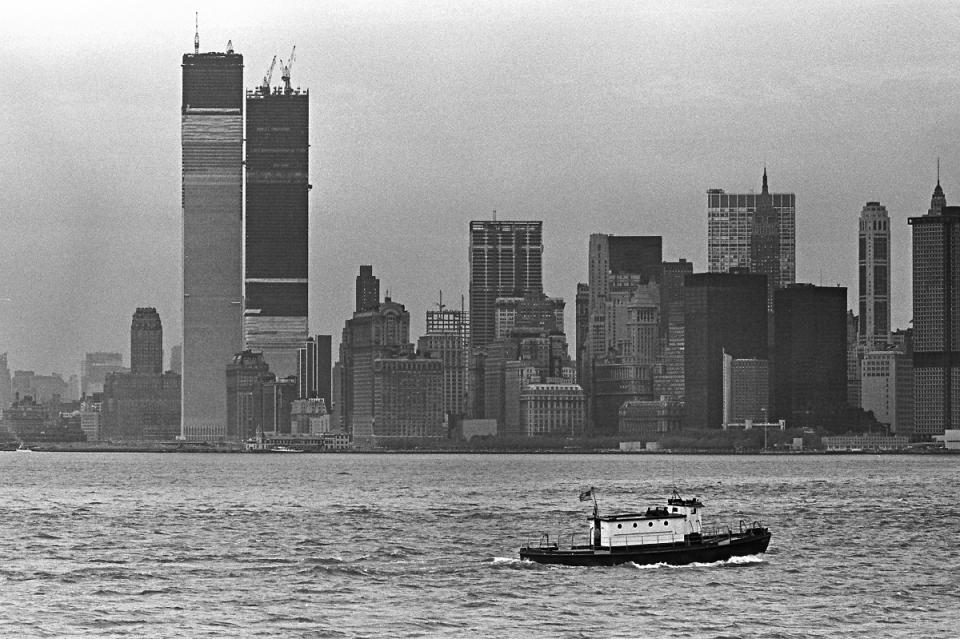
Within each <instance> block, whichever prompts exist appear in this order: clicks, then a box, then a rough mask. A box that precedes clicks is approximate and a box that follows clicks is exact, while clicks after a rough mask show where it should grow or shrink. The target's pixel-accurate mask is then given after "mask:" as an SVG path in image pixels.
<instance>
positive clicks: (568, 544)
mask: <svg viewBox="0 0 960 639" xmlns="http://www.w3.org/2000/svg"><path fill="white" fill-rule="evenodd" d="M589 545H590V534H589V533H582V532H581V533H565V534H561V533H557V534H556V535H551V534H550V533H540V536H539V537H538V538H536V540H533V539H530V540H528V541H527V543H526V547H527V548H540V549H544V550H546V549H556V550H559V549H561V548H564V549H570V548H577V547H584V546H589Z"/></svg>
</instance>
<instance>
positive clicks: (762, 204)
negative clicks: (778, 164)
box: [707, 169, 797, 309]
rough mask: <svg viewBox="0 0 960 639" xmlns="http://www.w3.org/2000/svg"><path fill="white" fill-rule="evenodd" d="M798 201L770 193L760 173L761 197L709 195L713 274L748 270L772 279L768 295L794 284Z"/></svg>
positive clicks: (710, 266) (709, 251)
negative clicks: (761, 179) (736, 269)
mask: <svg viewBox="0 0 960 639" xmlns="http://www.w3.org/2000/svg"><path fill="white" fill-rule="evenodd" d="M796 264H797V260H796V196H795V195H794V194H793V193H770V192H769V188H768V185H767V170H766V169H764V170H763V184H762V187H761V192H760V193H725V192H724V191H723V189H710V190H709V191H707V267H708V270H709V271H710V272H711V273H729V272H730V269H734V268H741V269H749V270H750V272H753V273H763V274H768V275H771V276H772V280H769V282H770V283H769V284H768V296H767V307H768V309H770V308H772V306H773V296H772V291H773V290H775V289H778V288H783V287H785V286H788V285H790V284H793V283H794V282H795V281H796V277H797V266H796Z"/></svg>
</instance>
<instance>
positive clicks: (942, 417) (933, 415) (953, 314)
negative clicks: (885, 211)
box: [908, 179, 960, 439]
mask: <svg viewBox="0 0 960 639" xmlns="http://www.w3.org/2000/svg"><path fill="white" fill-rule="evenodd" d="M908 223H909V224H910V225H911V226H912V227H913V380H914V381H913V405H914V435H915V436H916V437H917V438H920V439H929V438H931V437H933V436H936V435H942V434H943V431H944V430H948V429H952V428H956V427H957V425H958V424H960V354H958V351H960V269H958V268H957V262H958V257H957V254H958V251H960V207H956V206H947V200H946V196H945V195H944V193H943V189H942V188H941V186H940V180H939V179H938V180H937V186H936V188H935V189H934V191H933V197H932V198H931V200H930V209H929V210H928V211H927V214H926V215H924V216H921V217H911V218H910V219H909V220H908Z"/></svg>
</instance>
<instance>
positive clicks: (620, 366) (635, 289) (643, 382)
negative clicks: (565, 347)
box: [579, 233, 663, 434]
mask: <svg viewBox="0 0 960 639" xmlns="http://www.w3.org/2000/svg"><path fill="white" fill-rule="evenodd" d="M589 242H590V243H589V249H588V253H589V262H588V269H587V270H588V278H589V280H588V303H587V305H588V311H587V316H588V317H587V321H588V325H587V335H586V352H585V359H586V361H585V362H584V363H583V364H582V365H580V370H581V372H582V377H581V378H580V380H579V382H580V385H581V386H583V388H584V390H585V391H586V395H587V398H588V402H587V416H588V417H587V418H588V421H589V422H590V425H591V427H592V428H593V429H594V431H595V432H598V433H604V434H614V433H616V432H617V428H618V423H619V414H620V413H619V411H620V406H621V405H622V404H623V403H624V402H625V401H629V400H635V399H653V370H654V366H655V363H656V362H655V359H656V358H657V356H658V355H659V341H660V332H661V328H660V326H659V324H660V319H659V318H660V290H659V284H660V281H661V279H662V275H663V239H662V238H661V237H660V236H641V235H633V236H616V235H607V234H604V233H594V234H592V235H591V236H590V240H589ZM641 315H642V316H643V321H642V322H641V321H640V316H641ZM651 321H653V324H652V326H653V328H654V331H653V332H654V339H655V341H656V343H655V344H652V345H650V348H647V349H645V350H646V351H647V352H646V353H645V355H644V356H643V357H640V356H639V355H640V350H641V349H640V347H639V344H638V343H637V338H638V336H639V333H638V327H639V325H640V324H641V323H642V324H644V325H646V328H645V329H644V330H645V331H646V332H648V333H649V330H650V326H651ZM651 351H652V352H651Z"/></svg>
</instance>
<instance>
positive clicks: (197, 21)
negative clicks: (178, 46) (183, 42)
mask: <svg viewBox="0 0 960 639" xmlns="http://www.w3.org/2000/svg"><path fill="white" fill-rule="evenodd" d="M193 20H194V28H195V29H196V30H195V31H194V32H193V52H194V53H195V54H197V53H200V12H199V11H197V12H196V13H194V14H193Z"/></svg>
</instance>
